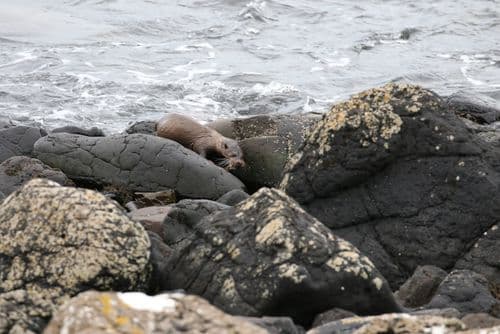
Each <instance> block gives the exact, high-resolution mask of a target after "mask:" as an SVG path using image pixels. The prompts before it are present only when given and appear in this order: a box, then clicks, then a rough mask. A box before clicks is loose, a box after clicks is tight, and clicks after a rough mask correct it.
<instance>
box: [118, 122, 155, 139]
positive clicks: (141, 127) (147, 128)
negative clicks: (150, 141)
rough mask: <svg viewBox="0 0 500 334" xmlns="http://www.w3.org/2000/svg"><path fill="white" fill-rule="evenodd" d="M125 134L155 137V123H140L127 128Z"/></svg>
mask: <svg viewBox="0 0 500 334" xmlns="http://www.w3.org/2000/svg"><path fill="white" fill-rule="evenodd" d="M125 133H128V134H133V133H142V134H145V135H153V136H156V121H140V122H136V123H134V124H132V125H131V126H129V127H128V128H127V129H126V130H125Z"/></svg>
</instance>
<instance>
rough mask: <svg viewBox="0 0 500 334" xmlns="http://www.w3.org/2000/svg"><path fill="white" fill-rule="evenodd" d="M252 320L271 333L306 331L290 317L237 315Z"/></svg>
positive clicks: (297, 333) (291, 333) (282, 333)
mask: <svg viewBox="0 0 500 334" xmlns="http://www.w3.org/2000/svg"><path fill="white" fill-rule="evenodd" d="M236 318H238V319H241V320H244V321H248V322H251V323H252V324H254V325H257V326H259V327H262V328H263V329H265V330H267V333H269V334H303V333H305V331H304V330H303V329H301V328H299V327H298V326H296V325H295V324H294V323H293V320H292V319H291V318H288V317H262V318H256V317H236Z"/></svg>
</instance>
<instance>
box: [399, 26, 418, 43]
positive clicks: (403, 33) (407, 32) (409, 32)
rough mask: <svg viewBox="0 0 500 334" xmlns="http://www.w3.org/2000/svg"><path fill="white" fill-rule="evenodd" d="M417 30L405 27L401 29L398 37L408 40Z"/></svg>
mask: <svg viewBox="0 0 500 334" xmlns="http://www.w3.org/2000/svg"><path fill="white" fill-rule="evenodd" d="M418 31H419V30H418V29H415V28H406V29H403V30H402V31H401V33H400V34H399V38H400V39H403V40H406V41H407V40H409V39H410V37H411V36H413V35H415V34H416V33H417V32H418Z"/></svg>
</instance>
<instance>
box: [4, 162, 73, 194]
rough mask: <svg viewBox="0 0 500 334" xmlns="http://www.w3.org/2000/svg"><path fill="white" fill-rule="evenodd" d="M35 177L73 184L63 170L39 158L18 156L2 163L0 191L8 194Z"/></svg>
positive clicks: (63, 183) (68, 184) (64, 184)
mask: <svg viewBox="0 0 500 334" xmlns="http://www.w3.org/2000/svg"><path fill="white" fill-rule="evenodd" d="M35 178H43V179H49V180H52V181H54V182H57V183H59V184H60V185H63V186H71V185H73V182H72V181H71V180H70V179H68V177H67V176H66V175H64V173H63V172H61V171H60V170H57V169H53V168H51V167H50V166H47V165H46V164H44V163H43V162H41V161H40V160H38V159H34V158H29V157H24V156H16V157H12V158H9V159H7V160H5V161H4V162H2V163H1V164H0V191H1V192H2V193H3V194H4V195H6V196H7V195H9V194H10V193H12V192H14V191H15V190H17V189H18V188H19V187H20V186H22V185H23V184H24V183H25V182H27V181H29V180H31V179H35Z"/></svg>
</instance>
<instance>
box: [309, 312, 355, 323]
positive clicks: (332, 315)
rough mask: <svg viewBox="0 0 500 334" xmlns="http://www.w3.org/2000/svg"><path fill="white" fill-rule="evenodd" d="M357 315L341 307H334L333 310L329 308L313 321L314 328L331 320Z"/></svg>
mask: <svg viewBox="0 0 500 334" xmlns="http://www.w3.org/2000/svg"><path fill="white" fill-rule="evenodd" d="M352 317H356V314H354V313H352V312H351V311H346V310H343V309H341V308H333V309H331V310H328V311H326V312H323V313H320V314H318V315H317V316H316V317H315V318H314V321H313V323H312V326H311V327H312V328H314V327H319V326H322V325H324V324H327V323H329V322H333V321H337V320H341V319H345V318H352Z"/></svg>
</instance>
